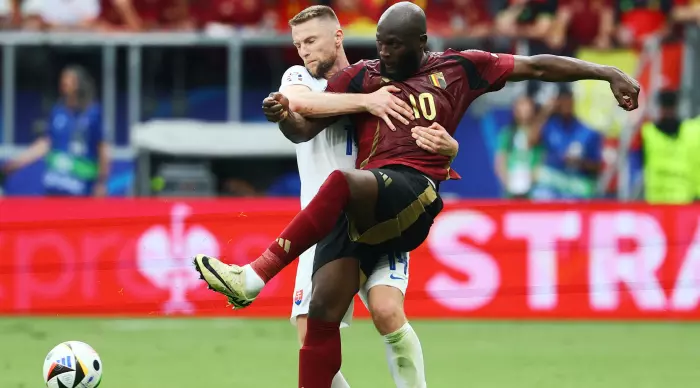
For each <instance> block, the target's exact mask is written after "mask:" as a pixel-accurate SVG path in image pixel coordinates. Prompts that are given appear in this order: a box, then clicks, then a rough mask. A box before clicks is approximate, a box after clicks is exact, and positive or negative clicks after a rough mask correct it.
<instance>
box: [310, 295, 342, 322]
mask: <svg viewBox="0 0 700 388" xmlns="http://www.w3.org/2000/svg"><path fill="white" fill-rule="evenodd" d="M314 296H315V295H314ZM347 308H348V306H344V307H343V306H342V305H341V304H340V303H337V302H335V301H333V300H332V298H326V297H317V298H314V297H312V298H311V303H309V317H310V318H313V319H319V320H322V321H326V322H340V321H342V320H343V316H344V315H345V312H346V311H347Z"/></svg>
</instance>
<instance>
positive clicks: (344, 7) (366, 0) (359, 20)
mask: <svg viewBox="0 0 700 388" xmlns="http://www.w3.org/2000/svg"><path fill="white" fill-rule="evenodd" d="M382 3H383V1H381V0H379V1H378V0H333V1H331V8H333V10H334V11H335V13H336V15H338V20H339V21H340V25H341V26H343V31H345V33H346V34H350V35H372V36H374V34H375V33H376V32H377V20H379V16H381V13H382V11H383V7H382V6H383V5H384V4H382Z"/></svg>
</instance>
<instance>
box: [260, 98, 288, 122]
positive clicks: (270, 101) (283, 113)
mask: <svg viewBox="0 0 700 388" xmlns="http://www.w3.org/2000/svg"><path fill="white" fill-rule="evenodd" d="M262 110H263V113H264V114H265V118H267V121H270V122H273V123H279V122H280V121H282V120H284V119H286V118H287V116H289V99H287V97H285V96H284V94H282V93H279V92H274V93H270V95H269V96H268V97H266V98H265V99H264V100H263V103H262Z"/></svg>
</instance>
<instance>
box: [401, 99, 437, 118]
mask: <svg viewBox="0 0 700 388" xmlns="http://www.w3.org/2000/svg"><path fill="white" fill-rule="evenodd" d="M408 99H409V100H410V101H411V106H413V115H414V116H415V117H416V118H417V119H419V118H421V117H423V118H424V119H426V120H430V121H432V120H435V116H436V115H437V110H436V109H435V97H434V96H433V95H432V94H430V93H421V94H419V95H418V99H416V97H415V96H414V95H413V94H409V95H408ZM419 107H420V110H419V109H418V108H419Z"/></svg>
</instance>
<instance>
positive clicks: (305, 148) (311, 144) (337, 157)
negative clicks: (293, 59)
mask: <svg viewBox="0 0 700 388" xmlns="http://www.w3.org/2000/svg"><path fill="white" fill-rule="evenodd" d="M327 84H328V81H327V80H326V79H325V78H320V79H319V78H314V77H313V76H311V74H310V73H309V71H308V70H306V68H305V67H304V66H299V65H297V66H292V67H290V68H289V69H287V71H285V72H284V75H283V76H282V86H280V91H282V89H284V88H285V87H286V86H289V85H304V86H306V87H308V88H309V89H311V90H312V91H314V92H322V91H324V90H326V85H327ZM352 136H353V131H352V127H351V125H350V121H349V120H348V119H347V118H345V117H344V118H342V119H340V120H339V121H337V122H336V123H334V124H333V125H331V126H330V127H328V128H326V129H324V130H323V131H321V133H319V134H318V135H316V137H314V138H313V139H311V140H309V141H307V142H304V143H299V144H297V145H296V151H297V165H298V167H299V177H300V178H301V207H302V209H303V208H305V207H306V206H307V205H308V204H309V202H311V200H312V199H313V198H314V196H315V195H316V194H317V193H318V190H319V189H320V188H321V185H322V184H323V182H325V181H326V178H328V176H329V175H330V174H331V173H332V172H333V171H335V170H349V169H353V168H355V159H356V158H357V147H356V146H355V142H354V141H353V138H352Z"/></svg>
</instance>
